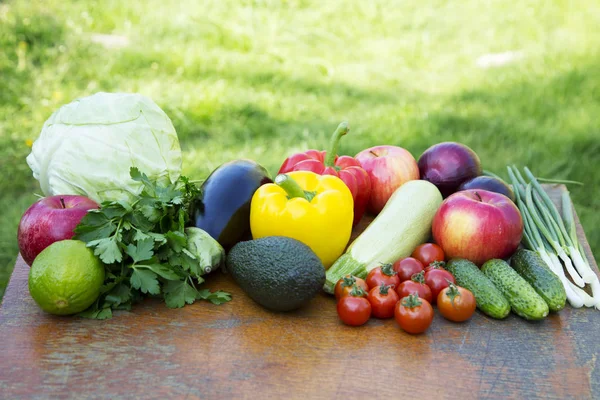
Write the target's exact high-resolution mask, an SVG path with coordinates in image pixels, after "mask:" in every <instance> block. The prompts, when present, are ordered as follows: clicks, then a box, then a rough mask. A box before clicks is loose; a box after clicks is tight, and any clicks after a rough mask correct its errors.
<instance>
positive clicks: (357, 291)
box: [350, 285, 367, 297]
mask: <svg viewBox="0 0 600 400" xmlns="http://www.w3.org/2000/svg"><path fill="white" fill-rule="evenodd" d="M366 294H367V293H366V292H365V291H364V290H363V288H361V287H360V286H358V285H354V286H353V287H352V291H351V292H350V296H354V297H365V295H366Z"/></svg>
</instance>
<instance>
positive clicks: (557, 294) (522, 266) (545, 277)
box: [510, 249, 567, 312]
mask: <svg viewBox="0 0 600 400" xmlns="http://www.w3.org/2000/svg"><path fill="white" fill-rule="evenodd" d="M510 265H511V266H512V267H513V269H514V270H515V271H517V272H518V273H519V275H521V276H522V277H523V279H525V280H526V281H527V282H528V283H529V284H530V285H531V287H533V289H534V290H535V291H536V292H537V294H539V295H540V296H541V298H542V299H544V301H545V302H546V304H548V308H549V309H550V311H553V312H557V311H560V310H562V309H563V308H565V303H566V302H567V293H566V292H565V287H564V286H563V284H562V282H561V281H560V279H559V278H558V276H556V274H555V273H554V272H552V271H551V270H550V268H548V267H547V266H546V263H545V262H544V260H542V257H540V256H539V254H538V253H536V252H535V251H531V250H525V249H519V250H517V252H516V253H515V254H514V255H513V256H512V258H511V259H510Z"/></svg>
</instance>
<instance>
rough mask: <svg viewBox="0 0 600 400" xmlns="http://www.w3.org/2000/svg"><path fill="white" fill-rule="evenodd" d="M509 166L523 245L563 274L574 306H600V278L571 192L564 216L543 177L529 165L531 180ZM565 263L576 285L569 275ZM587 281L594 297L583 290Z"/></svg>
mask: <svg viewBox="0 0 600 400" xmlns="http://www.w3.org/2000/svg"><path fill="white" fill-rule="evenodd" d="M507 169H508V175H509V178H510V181H511V183H512V187H513V191H514V193H515V203H516V205H517V207H518V208H519V211H520V212H521V216H522V217H523V227H524V232H523V240H522V242H523V245H524V246H525V247H526V248H529V249H530V250H533V251H536V252H537V253H538V254H539V255H540V257H541V258H542V259H543V260H544V262H545V263H546V264H547V265H548V267H549V268H550V270H552V271H553V272H554V273H555V274H556V275H557V276H558V277H559V279H560V280H561V282H562V283H563V286H564V287H565V291H566V293H567V299H568V300H569V303H570V304H571V306H573V307H582V306H584V305H585V306H586V307H593V306H595V307H596V308H597V309H600V281H599V280H598V276H597V275H596V274H595V273H594V271H592V269H591V267H590V264H589V262H588V260H587V259H586V258H585V256H583V255H584V254H585V253H584V252H583V247H582V246H581V243H580V242H579V239H578V238H577V231H576V228H575V223H574V220H573V218H574V217H573V206H572V204H571V199H570V197H569V193H568V192H566V193H563V194H562V198H561V203H562V215H561V213H559V212H558V209H557V208H556V206H555V205H554V203H553V202H552V200H551V199H550V197H549V196H548V194H547V193H546V192H545V191H544V189H543V187H542V185H541V184H540V183H539V181H540V180H541V179H538V178H536V177H535V176H534V175H533V173H532V172H531V171H530V170H529V169H528V168H527V167H525V168H524V170H525V175H526V176H527V178H528V181H529V182H528V181H526V180H525V178H524V177H523V175H521V173H520V172H519V170H518V169H517V168H516V167H514V166H513V167H511V166H508V167H507ZM544 181H549V180H546V179H544ZM555 182H558V181H555ZM561 183H573V182H571V181H563V182H561ZM561 261H562V262H561ZM563 265H564V269H566V271H567V272H568V274H569V276H570V277H571V279H572V280H573V282H574V283H575V284H574V283H573V282H571V280H569V279H568V278H567V276H566V274H565V271H564V269H563ZM586 284H589V288H590V289H591V291H592V294H593V295H592V296H590V295H589V294H588V293H587V292H586V291H585V290H583V289H581V288H582V287H584V286H585V285H586Z"/></svg>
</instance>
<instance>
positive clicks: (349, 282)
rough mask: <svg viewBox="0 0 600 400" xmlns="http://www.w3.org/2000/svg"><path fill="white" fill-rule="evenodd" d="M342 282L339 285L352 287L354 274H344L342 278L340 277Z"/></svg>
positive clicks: (354, 281)
mask: <svg viewBox="0 0 600 400" xmlns="http://www.w3.org/2000/svg"><path fill="white" fill-rule="evenodd" d="M342 279H343V280H342V284H341V286H342V287H343V288H344V287H349V286H350V287H352V285H354V284H355V283H356V279H355V278H354V276H352V275H346V276H345V277H344V278H342Z"/></svg>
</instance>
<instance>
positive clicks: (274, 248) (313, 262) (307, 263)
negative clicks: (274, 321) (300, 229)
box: [227, 236, 325, 311]
mask: <svg viewBox="0 0 600 400" xmlns="http://www.w3.org/2000/svg"><path fill="white" fill-rule="evenodd" d="M227 270H228V271H229V272H230V273H231V275H232V276H233V279H234V280H235V282H236V283H237V284H238V285H239V286H240V288H242V290H243V291H244V292H245V293H246V294H247V295H248V296H249V297H250V298H251V299H252V300H254V301H255V302H257V303H258V304H260V305H261V306H263V307H265V308H267V309H269V310H273V311H291V310H295V309H297V308H300V307H302V306H303V305H305V304H306V303H308V301H309V300H310V299H312V298H313V297H315V296H316V295H317V293H319V291H320V290H321V288H322V287H323V285H324V284H325V268H324V267H323V263H321V260H320V259H319V257H317V255H316V254H315V253H314V252H313V251H312V250H311V249H310V247H308V246H307V245H305V244H304V243H302V242H300V241H298V240H296V239H292V238H289V237H284V236H268V237H264V238H260V239H256V240H249V241H245V242H239V243H237V244H236V245H235V246H233V248H232V249H231V250H230V251H229V254H228V256H227Z"/></svg>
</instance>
